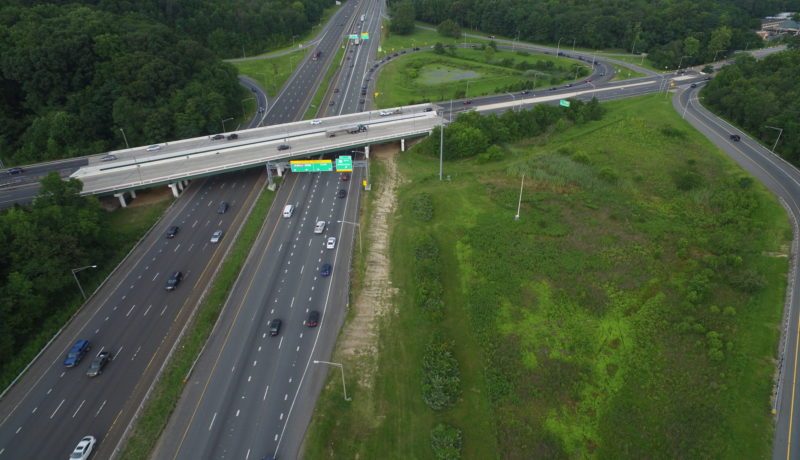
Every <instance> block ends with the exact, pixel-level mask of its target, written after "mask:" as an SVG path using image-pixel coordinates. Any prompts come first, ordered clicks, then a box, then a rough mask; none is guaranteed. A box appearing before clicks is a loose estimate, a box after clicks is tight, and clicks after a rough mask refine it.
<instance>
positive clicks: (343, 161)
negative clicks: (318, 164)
mask: <svg viewBox="0 0 800 460" xmlns="http://www.w3.org/2000/svg"><path fill="white" fill-rule="evenodd" d="M336 170H337V171H352V170H353V157H352V156H350V155H343V156H340V157H338V158H336Z"/></svg>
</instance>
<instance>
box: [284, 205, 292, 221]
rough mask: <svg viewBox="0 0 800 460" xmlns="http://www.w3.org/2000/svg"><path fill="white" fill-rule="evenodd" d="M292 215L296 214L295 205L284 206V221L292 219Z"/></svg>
mask: <svg viewBox="0 0 800 460" xmlns="http://www.w3.org/2000/svg"><path fill="white" fill-rule="evenodd" d="M292 214H294V205H292V204H287V205H286V206H284V208H283V218H284V219H288V218H290V217H292Z"/></svg>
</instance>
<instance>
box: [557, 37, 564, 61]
mask: <svg viewBox="0 0 800 460" xmlns="http://www.w3.org/2000/svg"><path fill="white" fill-rule="evenodd" d="M563 39H564V37H561V38H559V39H558V43H557V44H556V56H558V48H559V47H560V46H561V40H563Z"/></svg>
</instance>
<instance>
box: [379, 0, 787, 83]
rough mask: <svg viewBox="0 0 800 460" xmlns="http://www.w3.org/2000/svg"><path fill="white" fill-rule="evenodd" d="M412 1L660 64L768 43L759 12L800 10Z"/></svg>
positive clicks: (510, 30) (740, 2)
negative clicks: (643, 55) (645, 56)
mask: <svg viewBox="0 0 800 460" xmlns="http://www.w3.org/2000/svg"><path fill="white" fill-rule="evenodd" d="M406 3H407V4H410V5H412V8H413V11H414V13H415V17H416V18H417V19H418V20H421V21H425V22H428V23H431V24H441V23H442V22H443V21H445V20H448V19H451V20H453V21H455V22H457V23H458V24H459V25H461V26H462V27H464V28H465V29H475V28H477V29H480V30H482V31H484V32H485V33H490V34H498V35H504V36H506V37H513V38H516V37H517V35H519V37H520V39H521V40H527V41H533V42H540V43H557V42H559V41H561V42H562V43H561V45H562V46H564V45H567V44H569V45H572V42H573V40H574V42H575V44H576V45H577V46H582V47H586V48H589V49H596V48H617V49H623V50H626V51H630V52H631V53H634V52H635V53H641V52H647V53H649V56H648V59H650V60H652V61H653V62H654V63H655V64H656V67H657V68H663V66H669V67H671V68H674V67H676V66H677V65H678V64H679V61H680V59H681V57H683V56H686V57H687V58H686V59H684V61H683V63H684V64H685V63H687V62H688V63H690V64H694V63H700V62H707V61H710V60H711V59H712V58H713V56H714V55H715V54H716V53H717V51H718V50H735V49H745V48H746V47H747V45H748V44H750V48H753V46H757V45H758V44H759V43H761V39H760V38H759V37H758V36H757V35H755V33H754V32H753V30H755V29H757V28H758V27H759V21H758V20H759V19H761V18H762V17H764V16H767V15H769V14H773V13H777V12H780V11H797V9H798V3H797V1H796V0H767V1H759V2H751V1H747V0H726V1H717V0H699V1H696V2H691V3H687V2H683V1H678V0H659V1H656V2H652V1H646V0H620V1H617V2H613V3H609V2H608V1H606V0H588V1H582V2H568V3H565V2H552V1H541V0H504V1H499V2H487V1H483V0H436V1H432V0H393V1H390V2H389V4H390V5H398V4H406Z"/></svg>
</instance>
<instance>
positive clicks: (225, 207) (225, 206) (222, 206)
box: [217, 201, 228, 214]
mask: <svg viewBox="0 0 800 460" xmlns="http://www.w3.org/2000/svg"><path fill="white" fill-rule="evenodd" d="M227 210H228V203H227V202H225V201H223V202H222V203H220V204H219V208H217V214H225V211H227Z"/></svg>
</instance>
